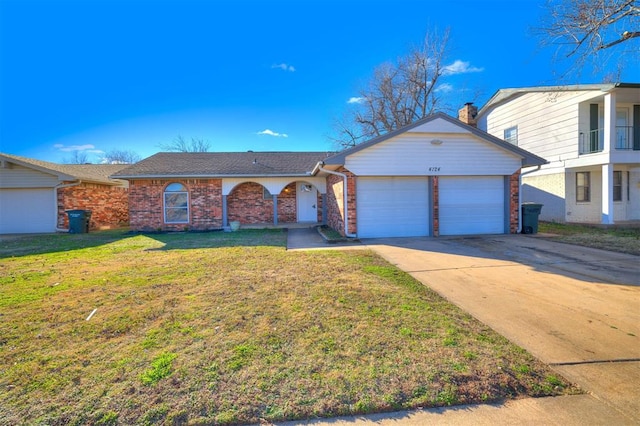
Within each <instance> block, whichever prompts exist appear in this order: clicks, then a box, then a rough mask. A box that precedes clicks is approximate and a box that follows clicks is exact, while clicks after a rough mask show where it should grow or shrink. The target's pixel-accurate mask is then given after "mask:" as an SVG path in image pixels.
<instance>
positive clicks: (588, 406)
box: [276, 395, 637, 426]
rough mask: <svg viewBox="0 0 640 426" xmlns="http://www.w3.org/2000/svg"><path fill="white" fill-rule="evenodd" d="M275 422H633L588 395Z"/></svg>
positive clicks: (366, 425) (569, 425)
mask: <svg viewBox="0 0 640 426" xmlns="http://www.w3.org/2000/svg"><path fill="white" fill-rule="evenodd" d="M276 424H277V425H278V426H293V425H309V426H370V425H378V426H422V425H444V426H447V425H456V426H458V425H474V426H484V425H486V426H495V425H532V426H533V425H536V426H537V425H558V426H573V425H575V426H578V425H580V426H584V425H603V426H604V425H616V426H625V425H636V424H637V423H635V422H634V421H632V420H630V419H628V418H626V417H623V416H622V415H620V414H619V413H618V412H617V411H615V410H611V409H606V407H603V404H602V402H601V401H598V400H597V399H596V398H594V397H593V396H591V395H574V396H559V397H555V398H526V399H519V400H512V401H507V402H505V403H504V404H482V405H459V406H455V407H448V408H433V409H428V410H413V411H402V412H397V413H381V414H371V415H367V416H354V417H336V418H331V419H321V420H302V421H292V422H284V423H276Z"/></svg>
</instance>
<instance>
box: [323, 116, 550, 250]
mask: <svg viewBox="0 0 640 426" xmlns="http://www.w3.org/2000/svg"><path fill="white" fill-rule="evenodd" d="M465 108H470V107H469V106H468V105H467V106H465ZM471 115H473V114H467V116H471ZM544 163H546V161H545V160H544V159H543V158H540V157H538V156H536V155H533V154H531V153H530V152H527V151H525V150H523V149H521V148H518V147H517V146H515V145H513V144H510V143H508V142H505V141H504V140H501V139H498V138H496V137H494V136H491V135H489V134H488V133H486V132H483V131H481V130H478V129H477V128H476V127H474V126H472V125H468V124H466V123H463V122H462V121H460V120H457V119H455V118H452V117H450V116H448V115H446V114H443V113H436V114H433V115H431V116H429V117H426V118H423V119H422V120H419V121H416V122H415V123H413V124H411V125H408V126H405V127H404V128H401V129H398V130H395V131H392V132H389V133H387V134H385V135H382V136H379V137H377V138H375V139H372V140H370V141H367V142H364V143H362V144H359V145H356V146H355V147H353V148H350V149H347V150H345V151H342V152H340V153H338V154H335V155H333V156H331V157H328V158H326V159H325V160H324V162H322V163H321V164H320V166H319V167H318V168H317V169H316V170H318V171H320V172H323V173H326V174H327V179H328V181H329V183H330V184H328V185H327V187H328V200H329V205H328V210H329V211H328V215H327V217H328V218H329V225H330V226H331V227H332V228H334V229H336V230H340V231H341V232H342V233H343V234H344V235H349V236H357V237H359V238H379V237H420V236H430V235H432V236H439V235H478V234H504V233H515V232H518V231H519V229H520V223H519V222H520V220H519V215H520V197H519V191H520V186H519V178H520V170H521V169H522V167H528V166H538V165H541V164H544ZM340 180H342V182H340ZM345 187H346V188H347V190H346V192H345V191H342V189H341V188H345ZM335 188H338V190H335ZM332 191H334V192H335V193H331V192H332Z"/></svg>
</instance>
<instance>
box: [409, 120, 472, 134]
mask: <svg viewBox="0 0 640 426" xmlns="http://www.w3.org/2000/svg"><path fill="white" fill-rule="evenodd" d="M406 133H460V134H471V132H469V131H468V130H465V129H464V128H462V127H460V126H458V125H456V124H454V123H451V122H449V121H446V120H442V119H437V120H433V121H429V122H427V123H424V124H421V125H419V126H416V127H414V128H413V129H409V130H407V132H406Z"/></svg>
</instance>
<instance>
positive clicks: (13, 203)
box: [0, 188, 56, 234]
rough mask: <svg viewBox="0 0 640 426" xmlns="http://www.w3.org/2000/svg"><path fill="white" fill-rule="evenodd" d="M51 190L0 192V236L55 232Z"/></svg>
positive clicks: (9, 190) (11, 190) (5, 190)
mask: <svg viewBox="0 0 640 426" xmlns="http://www.w3.org/2000/svg"><path fill="white" fill-rule="evenodd" d="M53 194H54V192H53V189H50V188H49V189H2V190H0V234H19V233H34V232H55V230H56V228H55V226H56V223H55V220H56V219H55V218H56V215H55V205H54V196H53Z"/></svg>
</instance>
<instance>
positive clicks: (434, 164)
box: [345, 133, 522, 176]
mask: <svg viewBox="0 0 640 426" xmlns="http://www.w3.org/2000/svg"><path fill="white" fill-rule="evenodd" d="M434 139H439V140H441V141H442V144H441V145H433V144H431V141H432V140H434ZM521 161H522V160H521V158H520V157H517V156H516V155H515V154H512V153H510V152H507V151H505V150H502V149H501V148H498V147H496V146H494V145H492V144H491V143H489V142H485V141H483V140H481V139H479V138H477V137H475V136H473V135H471V134H469V135H466V136H465V135H445V134H428V135H427V134H415V133H412V134H402V135H398V136H396V137H394V138H391V139H389V140H386V141H384V142H381V143H379V144H377V145H373V146H371V147H369V148H367V149H363V150H361V151H358V152H356V153H354V154H352V155H349V156H348V157H347V158H346V162H345V167H346V168H347V169H349V170H351V171H352V172H353V173H355V174H356V175H358V176H425V175H431V176H453V175H456V176H462V175H467V176H468V175H511V174H513V173H515V172H516V171H517V170H518V169H519V168H520V165H521Z"/></svg>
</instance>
